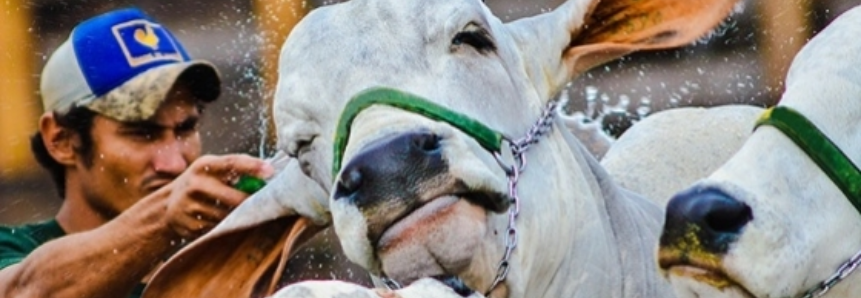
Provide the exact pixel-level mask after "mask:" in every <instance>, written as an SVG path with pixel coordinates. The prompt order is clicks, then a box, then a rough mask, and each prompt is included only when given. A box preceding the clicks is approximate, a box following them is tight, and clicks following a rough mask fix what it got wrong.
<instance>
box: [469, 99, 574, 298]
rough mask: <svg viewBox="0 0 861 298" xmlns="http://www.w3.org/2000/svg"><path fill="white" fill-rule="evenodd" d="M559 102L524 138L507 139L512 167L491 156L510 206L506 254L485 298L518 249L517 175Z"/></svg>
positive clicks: (550, 122)
mask: <svg viewBox="0 0 861 298" xmlns="http://www.w3.org/2000/svg"><path fill="white" fill-rule="evenodd" d="M557 105H558V102H556V101H551V102H549V103H547V106H545V107H544V110H543V111H542V112H541V117H540V118H538V121H536V122H535V124H533V125H532V127H531V128H530V129H529V131H527V132H526V135H525V136H523V138H520V139H517V140H511V139H508V138H506V141H507V142H508V146H509V148H510V149H511V155H512V157H513V158H514V164H512V165H511V166H505V163H504V162H503V161H502V158H501V156H500V154H498V153H494V157H496V161H497V162H498V163H499V165H500V166H502V169H503V170H504V171H505V174H506V176H508V195H509V196H510V197H511V198H510V199H511V206H510V207H508V228H507V230H506V234H505V253H503V255H502V260H500V261H499V266H498V267H497V269H496V277H495V278H494V279H493V283H491V284H490V288H488V289H487V292H485V294H484V295H485V296H490V292H491V291H493V289H494V288H496V286H498V285H499V283H501V282H502V281H503V280H505V278H506V276H508V271H509V269H511V267H510V265H511V254H512V253H513V252H514V248H515V247H517V226H516V220H517V216H518V215H519V214H520V196H519V195H518V194H517V182H518V181H519V180H520V174H521V173H523V170H525V169H526V155H525V153H526V150H528V149H529V147H530V146H532V145H534V144H537V143H538V141H539V138H540V137H541V136H543V135H546V134H547V133H548V132H550V130H551V129H552V128H553V116H555V115H556V106H557Z"/></svg>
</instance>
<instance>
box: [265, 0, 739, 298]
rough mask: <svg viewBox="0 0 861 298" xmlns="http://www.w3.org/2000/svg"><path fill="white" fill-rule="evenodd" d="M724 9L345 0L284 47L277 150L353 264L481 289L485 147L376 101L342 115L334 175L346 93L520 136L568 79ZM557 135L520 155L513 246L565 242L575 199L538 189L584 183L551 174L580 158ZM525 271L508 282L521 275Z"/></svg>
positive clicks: (495, 252)
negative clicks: (409, 99)
mask: <svg viewBox="0 0 861 298" xmlns="http://www.w3.org/2000/svg"><path fill="white" fill-rule="evenodd" d="M734 3H735V1H731V0H714V1H705V0H698V1H671V0H636V1H635V0H616V1H610V0H603V1H598V0H571V1H568V2H566V3H565V4H563V5H562V6H561V7H559V8H557V9H556V10H554V11H553V12H550V13H547V14H543V15H540V16H537V17H533V18H527V19H522V20H519V21H515V22H512V23H508V24H504V23H502V22H501V21H500V20H499V19H497V18H496V17H494V16H493V15H492V14H491V13H490V11H489V10H488V9H487V7H485V6H484V4H483V3H482V2H481V1H479V0H439V1H411V0H354V1H350V2H347V3H342V4H337V5H332V6H329V7H323V8H319V9H316V10H315V11H313V12H311V13H310V14H309V15H308V16H307V17H306V18H305V19H304V20H303V21H302V22H301V23H300V24H298V25H297V26H296V27H295V29H294V30H293V31H292V32H291V34H290V36H289V38H288V40H287V42H286V43H285V45H284V47H283V49H282V53H281V61H280V78H279V84H278V90H277V94H276V102H275V120H276V125H277V128H278V135H279V142H280V147H281V148H282V149H284V150H285V151H287V152H289V153H291V154H293V155H296V156H298V158H299V160H300V161H301V162H302V164H303V170H304V172H305V173H306V174H307V175H308V176H310V177H312V178H313V179H314V180H315V181H316V182H317V183H319V184H320V185H321V187H324V188H327V189H329V188H330V186H331V185H332V183H333V181H334V182H335V185H334V187H331V192H330V195H331V202H330V205H331V208H332V211H333V217H334V223H335V227H336V229H337V232H338V234H339V237H341V241H342V243H343V244H344V247H345V251H346V253H347V255H348V256H349V257H350V258H351V259H352V260H353V261H354V262H357V263H359V264H361V265H362V266H364V267H366V268H368V269H369V270H371V271H372V272H373V273H375V274H377V275H383V274H385V275H387V276H389V277H391V278H393V279H395V280H398V281H400V282H402V283H409V282H411V281H413V280H415V279H417V278H420V277H424V276H439V275H443V276H454V275H457V276H459V277H460V278H462V279H463V280H464V281H465V282H466V284H467V285H468V286H469V287H471V288H474V289H487V288H488V287H489V285H490V284H491V282H492V281H493V277H494V275H495V274H496V270H497V263H498V262H499V260H500V259H501V258H502V254H503V249H502V248H503V247H504V243H503V242H504V239H505V234H506V224H507V222H508V221H507V215H506V211H507V209H508V207H509V202H510V201H509V197H508V187H507V181H506V176H505V173H504V172H503V171H502V170H501V168H500V167H499V166H498V165H497V163H496V161H495V160H494V158H493V156H492V155H491V153H490V152H488V151H487V150H485V149H484V148H483V147H482V146H480V145H479V143H478V142H477V141H476V140H475V139H473V138H472V137H469V136H468V135H467V134H465V133H464V132H463V131H461V130H458V129H455V128H454V127H453V126H452V125H450V124H448V123H445V122H440V121H433V120H430V119H429V118H426V117H423V116H421V115H419V114H417V113H412V112H406V111H404V110H401V109H396V108H390V107H377V106H375V107H371V108H369V109H367V110H365V111H364V112H362V113H360V114H359V115H358V116H357V117H356V119H355V121H354V122H353V123H352V126H351V134H350V137H349V139H348V143H347V146H346V150H345V153H344V158H343V167H342V168H341V169H340V172H338V173H334V174H332V172H331V167H332V160H333V136H334V135H335V126H336V124H337V123H338V117H339V115H340V113H341V111H342V109H343V108H344V106H345V105H346V103H347V101H348V100H350V99H351V98H353V97H354V96H355V95H356V94H358V93H360V92H361V91H363V90H365V89H367V88H369V87H376V86H385V87H392V88H397V89H399V90H402V91H405V92H408V93H411V94H414V95H418V96H421V97H423V98H425V99H427V100H429V101H431V102H433V103H436V104H438V105H440V106H443V107H446V108H448V109H451V110H454V111H457V112H458V113H461V114H463V115H467V116H469V117H471V118H473V119H475V120H477V121H479V122H481V123H483V124H484V125H486V126H488V127H491V128H493V129H495V130H497V131H499V132H501V133H504V134H506V135H510V136H515V137H519V136H521V135H523V134H524V132H526V131H527V130H528V129H529V127H530V126H531V125H532V123H533V122H534V121H536V120H537V118H538V115H539V113H540V112H541V108H542V106H543V105H544V104H545V102H547V101H548V100H550V98H551V97H552V96H553V95H554V94H555V93H557V92H558V91H559V90H560V89H561V88H562V87H563V86H564V85H565V84H566V83H567V82H568V81H569V80H571V79H572V78H574V77H576V76H577V75H578V74H580V73H582V72H583V71H585V70H587V69H589V68H591V67H593V66H596V65H599V64H601V63H604V62H606V61H609V60H612V59H614V58H618V57H620V56H622V55H624V54H627V53H629V52H632V51H635V50H641V49H660V48H669V47H676V46H681V45H686V44H689V43H691V42H693V41H695V40H696V39H698V38H701V37H702V36H703V35H705V34H706V33H707V32H708V31H709V30H710V29H711V28H713V27H714V26H716V25H717V24H718V23H719V22H720V21H721V20H722V19H723V18H724V17H725V16H726V15H728V14H729V12H730V11H732V9H733V8H734V5H735V4H734ZM559 137H560V136H559V135H558V134H556V135H554V136H551V139H550V140H547V141H545V143H546V144H547V145H546V147H543V149H537V150H543V151H544V152H545V153H546V154H544V155H542V156H540V157H531V160H530V167H533V168H534V169H535V170H534V171H535V173H533V174H530V175H529V176H530V177H524V178H523V180H522V181H521V183H522V185H521V192H522V193H524V196H526V195H531V196H532V197H531V198H530V201H531V202H530V203H529V204H530V205H529V206H524V207H523V210H522V213H521V215H520V216H521V218H522V219H521V220H522V221H523V222H528V223H521V224H520V225H522V227H521V228H522V229H524V230H525V229H531V231H530V232H529V233H524V235H522V236H521V240H520V241H521V242H525V241H533V242H535V243H540V240H539V239H553V238H554V237H566V238H568V237H575V236H574V235H570V234H565V235H560V234H556V233H557V232H559V233H565V232H566V231H565V230H564V229H565V228H563V226H565V225H566V223H569V225H570V221H568V219H570V218H568V219H566V217H569V216H574V215H573V214H572V213H570V212H569V210H572V209H576V206H577V202H576V201H575V200H561V199H558V198H556V197H553V196H552V193H551V191H558V190H567V188H571V187H572V186H571V185H581V184H578V183H580V182H577V183H569V181H562V179H564V178H565V177H566V176H565V175H567V171H573V170H571V169H573V167H571V168H568V167H567V166H565V167H560V166H559V165H569V164H575V163H577V162H578V161H577V160H576V159H575V158H573V157H571V156H572V154H570V151H571V149H570V148H568V147H567V146H566V145H564V144H563V143H564V142H563V141H560V140H559ZM552 152H556V153H552ZM564 152H569V153H568V154H567V155H565V154H564ZM556 154H562V156H557V155H556ZM534 155H538V154H537V153H536V154H534ZM577 191H579V192H581V193H583V195H585V193H586V192H587V190H584V189H579V190H572V193H573V192H577ZM575 195H576V194H575ZM536 201H541V203H540V204H535V203H533V202H536ZM539 205H540V206H539ZM539 214H541V215H539ZM527 226H528V227H527ZM556 227H560V228H561V230H554V229H555V228H556ZM589 233H591V231H590V232H589ZM562 250H564V248H563V247H559V248H548V249H547V255H546V258H544V259H542V260H541V261H540V262H534V263H533V264H530V265H528V266H534V267H540V266H541V265H540V264H543V263H547V264H558V263H559V262H558V261H559V260H558V259H557V260H554V256H559V255H558V254H556V253H557V252H559V251H562ZM531 253H533V254H534V253H536V252H531ZM522 257H524V256H522V255H521V256H518V258H522ZM512 262H514V263H517V264H513V265H512V266H513V267H519V269H523V266H527V265H521V264H520V262H519V261H517V260H512ZM522 272H523V271H521V272H513V273H512V274H511V275H509V280H510V279H513V278H521V279H525V278H526V277H525V276H523V275H525V273H522ZM520 284H521V285H524V286H525V282H521V283H520Z"/></svg>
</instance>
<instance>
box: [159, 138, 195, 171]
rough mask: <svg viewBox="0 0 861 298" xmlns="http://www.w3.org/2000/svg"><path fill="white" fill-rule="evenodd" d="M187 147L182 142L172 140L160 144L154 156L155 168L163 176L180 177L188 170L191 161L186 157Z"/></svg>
mask: <svg viewBox="0 0 861 298" xmlns="http://www.w3.org/2000/svg"><path fill="white" fill-rule="evenodd" d="M186 149H187V148H186V145H185V144H184V143H183V142H182V140H171V141H168V142H165V144H160V145H159V146H158V149H157V150H156V152H155V156H153V167H154V168H155V171H156V172H158V173H161V174H167V175H171V176H179V174H181V173H182V172H183V171H185V169H186V168H188V164H189V160H188V156H186V155H187V154H186V152H185V151H186Z"/></svg>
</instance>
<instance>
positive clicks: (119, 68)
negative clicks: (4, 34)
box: [40, 8, 221, 122]
mask: <svg viewBox="0 0 861 298" xmlns="http://www.w3.org/2000/svg"><path fill="white" fill-rule="evenodd" d="M179 80H182V81H183V82H184V83H186V84H189V85H188V86H189V87H190V88H189V89H191V92H192V93H193V95H195V97H197V98H199V99H201V100H203V101H204V102H210V101H213V100H215V99H216V98H218V96H219V94H220V93H221V79H220V76H219V74H218V71H217V70H216V69H215V66H214V65H212V64H211V63H209V62H207V61H203V60H192V59H191V57H189V55H188V53H187V52H186V51H185V48H183V46H182V44H180V42H179V40H177V39H176V37H174V35H173V34H172V33H171V32H170V31H168V29H167V28H166V27H164V26H162V25H161V24H159V23H157V22H155V21H154V20H153V19H152V18H150V17H149V16H147V15H146V14H144V13H143V12H142V11H140V10H139V9H137V8H126V9H121V10H115V11H111V12H108V13H105V14H102V15H99V16H96V17H93V18H91V19H88V20H86V21H84V22H82V23H80V24H78V25H77V26H76V27H75V28H74V29H73V30H72V33H71V34H70V36H69V38H68V39H67V40H66V41H65V42H63V44H62V45H60V47H59V48H57V50H56V51H55V52H54V53H53V54H52V55H51V58H49V59H48V62H47V64H46V65H45V68H44V69H43V70H42V82H41V87H40V89H41V93H42V104H43V106H44V108H45V111H55V112H59V113H66V112H68V111H69V110H70V109H71V108H73V107H86V108H88V109H90V110H93V111H95V112H97V113H99V114H102V115H104V116H107V117H110V118H113V119H115V120H119V121H123V122H129V121H142V120H146V119H149V118H150V117H152V116H153V115H154V114H155V112H156V110H158V107H159V106H160V105H161V103H162V102H163V101H164V99H165V97H166V96H167V93H168V92H169V91H170V89H171V88H172V87H173V85H174V84H175V83H176V82H177V81H179Z"/></svg>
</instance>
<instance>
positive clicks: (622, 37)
mask: <svg viewBox="0 0 861 298" xmlns="http://www.w3.org/2000/svg"><path fill="white" fill-rule="evenodd" d="M737 2H738V1H737V0H601V1H600V2H599V3H598V5H596V6H594V9H593V10H592V11H591V12H590V13H589V14H588V15H587V17H586V19H585V20H584V25H583V26H582V27H581V29H580V30H578V31H575V33H574V34H575V35H574V36H572V40H571V43H570V44H569V47H568V49H567V50H565V52H564V56H563V61H564V63H565V65H566V66H567V67H568V69H569V70H570V71H571V75H572V77H573V76H576V75H579V74H581V73H583V72H585V71H586V70H588V69H590V68H592V67H595V66H598V65H601V64H603V63H606V62H608V61H611V60H613V59H616V58H619V57H621V56H623V55H625V54H628V53H631V52H633V51H638V50H656V49H668V48H674V47H679V46H684V45H687V44H690V43H693V42H694V41H696V40H697V39H699V38H702V37H703V36H705V35H706V34H707V33H708V32H709V31H710V30H712V29H713V28H715V27H717V26H718V24H720V22H721V21H723V20H724V19H725V18H726V17H727V16H728V15H729V14H730V13H731V12H732V11H733V8H734V7H735V5H736V3H737Z"/></svg>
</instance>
